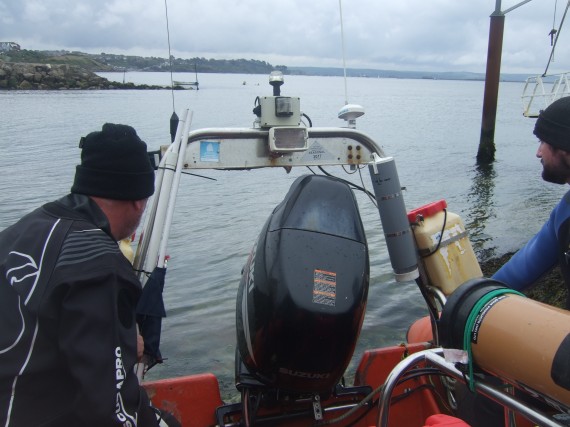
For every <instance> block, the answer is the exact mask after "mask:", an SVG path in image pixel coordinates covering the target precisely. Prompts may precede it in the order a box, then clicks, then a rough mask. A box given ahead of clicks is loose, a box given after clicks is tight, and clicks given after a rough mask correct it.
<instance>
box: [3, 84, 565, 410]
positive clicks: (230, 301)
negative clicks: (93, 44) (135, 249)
mask: <svg viewBox="0 0 570 427" xmlns="http://www.w3.org/2000/svg"><path fill="white" fill-rule="evenodd" d="M104 76H106V77H108V78H111V79H115V80H118V81H122V80H123V77H124V78H125V80H126V81H133V82H135V83H148V84H164V85H166V84H168V82H169V79H170V75H169V74H166V73H127V74H126V75H125V76H123V74H122V73H121V74H114V75H113V74H104ZM175 79H176V80H194V75H193V74H188V75H180V74H179V75H177V76H175ZM199 79H200V90H199V91H177V92H175V94H174V107H175V109H176V111H177V113H178V115H179V116H182V114H183V111H184V109H185V108H190V109H191V110H193V111H194V116H193V123H192V128H193V129H197V128H202V127H215V126H229V127H250V126H251V125H252V123H253V118H254V116H253V114H252V112H251V110H252V109H253V106H254V100H255V97H256V96H265V95H271V87H270V86H269V85H268V83H267V82H268V78H267V76H261V75H259V76H257V75H256V76H251V75H223V74H207V75H200V76H199ZM244 83H245V84H244ZM522 89H523V84H522V83H502V84H501V89H500V96H499V109H498V117H497V128H496V134H495V138H496V145H497V153H496V157H497V161H496V162H495V164H494V166H493V168H492V169H491V170H488V171H479V170H478V169H477V168H476V167H475V156H476V153H477V147H478V144H479V134H480V125H481V105H482V96H483V82H467V81H440V80H396V79H373V78H368V79H366V78H350V79H349V81H348V101H349V102H350V103H357V104H360V105H362V106H364V108H365V110H366V114H365V115H364V116H363V117H361V118H360V119H358V123H357V127H358V128H359V129H360V130H362V131H364V132H366V133H368V134H369V135H370V136H372V137H373V138H375V139H376V140H377V141H380V144H381V145H382V146H383V148H384V150H385V152H386V153H387V154H388V155H390V156H393V157H394V158H395V159H396V164H397V166H398V171H399V175H400V181H401V183H402V185H403V186H405V187H406V188H407V190H406V191H405V193H404V197H405V201H406V206H407V208H408V209H412V208H415V207H418V206H421V205H423V204H425V203H428V202H431V201H434V200H438V199H441V198H444V199H446V200H447V202H448V205H449V209H450V210H451V211H453V212H455V213H458V214H459V215H461V217H462V218H463V220H464V222H465V223H466V224H467V226H468V228H469V231H470V232H471V238H472V241H473V243H474V246H475V248H476V251H477V252H478V253H479V254H480V256H481V257H483V258H484V257H489V256H494V255H500V254H502V253H504V252H506V251H511V250H514V249H516V248H518V247H520V245H521V244H522V243H524V242H525V241H526V240H527V239H528V238H529V237H530V236H531V235H532V234H533V233H535V232H536V231H537V230H538V228H539V227H540V225H541V224H542V222H543V221H544V220H545V219H546V217H547V215H548V213H549V211H550V209H551V208H552V206H553V205H554V204H555V203H556V201H557V200H558V199H559V198H560V196H561V195H562V194H563V193H564V191H565V190H566V188H565V187H562V186H555V185H552V184H546V183H544V182H543V181H542V180H541V178H540V171H541V167H540V163H539V161H538V160H537V159H536V157H535V152H536V148H537V141H536V138H535V137H534V136H533V135H532V128H533V126H534V120H533V119H527V118H524V117H523V116H522V107H521V102H520V95H521V93H522ZM282 94H283V95H291V96H300V97H301V109H302V111H303V112H304V113H305V114H307V115H308V116H309V117H310V118H311V120H312V122H313V125H314V126H343V125H344V122H342V121H341V120H339V119H338V118H337V113H338V110H339V109H340V108H341V107H342V106H343V105H344V102H345V96H344V82H343V80H342V79H341V78H335V77H326V78H325V77H301V76H286V79H285V85H284V86H282ZM172 110H173V100H172V97H171V92H170V91H169V90H153V91H137V90H129V91H60V92H37V91H36V92H25V91H16V92H2V91H0V111H1V114H0V117H1V119H0V120H1V127H0V149H1V151H0V152H1V154H0V156H1V159H2V172H3V173H2V181H1V182H2V191H1V192H0V229H3V228H5V227H6V226H8V225H10V224H11V223H12V222H14V221H15V220H16V219H18V218H19V217H21V216H22V215H23V214H25V213H27V212H29V211H30V210H32V209H33V208H35V207H37V206H38V205H40V204H42V203H44V202H47V201H50V200H52V199H54V198H57V197H59V196H61V195H63V194H65V193H67V192H68V191H69V188H70V186H71V181H72V179H73V174H74V168H75V165H76V164H77V163H78V159H79V154H80V151H79V149H78V142H79V138H80V137H81V136H83V135H86V134H87V133H89V132H91V131H93V130H97V129H100V127H101V125H102V123H104V122H115V123H127V124H130V125H132V126H134V127H135V128H136V129H137V131H138V133H139V135H141V137H142V138H143V139H144V140H145V141H147V144H148V145H149V149H158V148H159V146H160V145H162V144H167V143H169V141H170V139H169V138H170V137H169V118H170V115H171V113H172ZM328 170H329V172H331V173H334V174H336V175H338V176H341V177H343V178H345V179H349V180H351V181H353V182H356V183H358V184H360V179H359V177H358V176H357V175H350V176H349V175H346V174H345V173H344V171H343V170H342V169H340V168H329V169H328ZM307 172H308V171H306V170H294V171H292V172H291V173H290V174H286V173H285V171H283V170H274V171H273V170H267V171H266V170H262V171H250V172H241V173H236V172H221V171H220V172H213V171H212V172H209V171H206V172H201V173H203V174H204V175H207V176H210V177H213V178H216V181H210V180H204V179H202V178H198V177H193V176H183V179H182V180H181V188H180V191H179V198H178V201H177V210H176V213H175V216H174V224H173V229H172V234H171V240H170V245H169V254H170V256H171V261H170V263H169V272H168V275H167V283H166V292H165V303H166V306H167V311H168V317H167V318H166V319H165V321H164V329H163V341H162V353H163V355H164V356H165V357H167V358H168V360H166V362H165V363H164V364H163V365H160V366H157V367H155V368H153V370H151V371H150V372H149V374H148V378H150V379H154V378H164V377H171V376H175V375H185V374H192V373H197V372H204V371H210V372H214V373H216V374H217V375H218V377H219V379H220V382H221V386H222V389H223V390H222V392H223V396H224V398H225V399H231V398H232V397H233V395H235V392H234V386H233V359H234V351H235V329H234V322H235V297H236V292H237V288H238V283H239V278H240V271H241V268H242V266H243V264H244V263H245V261H246V258H247V255H248V253H249V251H250V249H251V246H252V245H253V242H254V241H255V239H256V237H257V235H258V233H259V231H260V229H261V227H262V225H263V223H264V222H265V220H266V219H267V217H268V215H269V214H270V212H271V210H272V209H273V208H274V207H275V205H276V204H277V203H279V202H280V201H281V200H282V198H283V197H284V195H285V193H286V192H287V190H288V188H289V186H290V184H291V183H292V182H293V180H294V179H295V178H296V177H297V176H299V175H301V174H303V173H307ZM363 177H364V183H365V184H366V185H367V186H370V182H369V177H368V176H367V175H366V174H364V175H363ZM357 197H358V200H359V204H360V210H361V214H362V217H363V221H364V223H365V228H366V231H367V238H368V243H369V246H370V253H371V287H370V292H369V300H368V306H367V312H366V318H365V321H364V326H363V330H362V333H361V336H360V339H359V344H358V347H357V350H356V352H355V357H354V360H353V363H352V364H351V368H350V369H351V370H353V369H354V364H355V363H356V361H357V360H358V358H359V357H360V355H361V354H362V351H363V349H364V348H366V347H370V346H381V345H388V344H398V343H399V342H401V341H402V340H403V339H404V335H405V331H406V329H407V327H408V326H409V324H410V322H411V320H412V319H414V318H416V317H419V316H422V315H424V314H425V313H426V310H425V307H424V305H423V302H422V300H421V297H420V295H419V291H418V290H417V289H416V286H415V284H413V283H396V282H395V281H394V280H393V278H392V274H391V267H390V264H389V260H388V255H387V251H386V249H385V247H384V243H383V242H384V238H383V236H382V231H381V226H380V221H379V218H378V213H377V211H376V210H375V208H374V207H373V206H372V205H371V203H370V202H369V201H368V200H367V199H366V198H365V197H363V196H361V195H357ZM404 307H405V309H404Z"/></svg>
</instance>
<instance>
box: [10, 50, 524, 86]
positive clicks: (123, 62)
mask: <svg viewBox="0 0 570 427" xmlns="http://www.w3.org/2000/svg"><path fill="white" fill-rule="evenodd" d="M0 60H3V61H5V62H20V63H36V64H54V65H55V64H57V65H59V64H67V65H74V66H78V67H81V68H84V69H85V70H88V71H92V72H105V71H125V70H126V71H170V67H171V64H170V61H169V60H168V59H167V58H157V57H142V56H131V55H116V54H109V53H100V54H89V53H83V52H69V51H63V50H62V51H37V50H25V49H23V50H19V51H10V52H2V53H0ZM275 70H278V71H281V72H283V74H297V75H311V76H343V75H344V70H343V69H342V68H331V67H287V66H285V65H275V66H274V65H272V64H269V63H268V62H265V61H258V60H253V59H206V58H189V59H183V58H175V57H172V71H174V72H194V71H196V72H198V73H233V74H269V73H270V72H271V71H275ZM346 72H347V76H350V77H370V78H379V77H380V78H396V79H435V80H477V81H483V80H485V74H483V73H469V72H431V71H396V70H375V69H365V68H362V69H359V68H349V69H347V70H346ZM527 77H528V76H527V75H522V74H501V80H502V81H515V82H524V81H525V80H526V78H527Z"/></svg>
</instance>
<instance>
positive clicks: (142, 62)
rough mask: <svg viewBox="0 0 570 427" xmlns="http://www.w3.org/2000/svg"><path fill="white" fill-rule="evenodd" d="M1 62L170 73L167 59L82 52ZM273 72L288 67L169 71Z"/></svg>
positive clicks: (31, 53) (194, 61) (13, 56)
mask: <svg viewBox="0 0 570 427" xmlns="http://www.w3.org/2000/svg"><path fill="white" fill-rule="evenodd" d="M0 60H3V61H5V62H19V63H35V64H48V63H49V64H68V65H77V66H80V67H82V68H84V69H86V70H89V71H92V72H97V71H124V70H126V71H170V61H169V60H168V59H167V58H157V57H142V56H131V55H115V54H109V53H100V54H89V53H83V52H69V51H37V50H25V49H23V50H19V51H10V52H4V53H2V54H0ZM274 70H279V71H282V72H283V73H284V74H288V71H287V67H285V66H283V65H278V66H273V65H271V64H269V63H267V62H265V61H256V60H253V59H206V58H190V59H182V58H174V57H172V71H174V72H194V71H197V72H199V73H239V74H269V73H270V72H271V71H274Z"/></svg>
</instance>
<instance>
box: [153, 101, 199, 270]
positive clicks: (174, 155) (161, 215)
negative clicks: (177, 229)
mask: <svg viewBox="0 0 570 427" xmlns="http://www.w3.org/2000/svg"><path fill="white" fill-rule="evenodd" d="M189 114H190V113H189V110H186V113H185V115H184V119H183V120H182V121H181V122H180V123H179V124H178V129H177V131H176V136H175V138H174V142H173V143H172V145H171V146H170V147H169V148H168V150H167V152H166V153H165V155H164V158H163V162H161V165H162V167H163V169H164V173H163V178H162V183H161V187H160V191H159V194H158V195H159V197H158V200H157V207H156V212H155V213H154V223H153V224H152V228H151V230H152V231H151V235H150V237H149V243H148V249H147V251H146V254H145V259H144V263H143V270H144V271H152V270H154V268H155V267H156V266H157V265H158V255H159V250H160V246H161V242H162V240H163V237H164V235H163V232H164V224H165V221H166V215H167V211H168V203H169V201H170V194H171V192H172V183H173V180H174V175H175V173H176V172H177V171H175V169H176V167H177V164H178V158H179V152H180V144H181V140H182V138H183V136H184V132H183V131H181V129H182V128H183V126H182V124H184V128H186V123H187V121H188V120H187V117H188V115H189ZM147 232H148V230H147Z"/></svg>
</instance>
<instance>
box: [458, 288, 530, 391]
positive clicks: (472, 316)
mask: <svg viewBox="0 0 570 427" xmlns="http://www.w3.org/2000/svg"><path fill="white" fill-rule="evenodd" d="M505 294H515V295H519V296H522V297H524V295H523V294H521V293H520V292H518V291H515V290H514V289H509V288H504V289H495V290H494V291H491V292H489V293H488V294H486V295H484V296H482V297H481V298H480V299H479V301H477V303H476V304H475V306H474V307H473V308H472V309H471V312H470V313H469V317H468V318H467V322H465V330H464V332H463V349H464V350H465V351H467V358H468V367H469V390H471V391H475V379H474V378H473V352H472V349H471V333H472V332H473V326H474V325H475V322H476V321H477V318H478V317H479V315H480V314H481V312H482V311H483V309H484V308H485V307H486V306H487V304H489V303H490V302H491V301H493V300H494V299H495V298H497V297H499V296H501V295H505Z"/></svg>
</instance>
